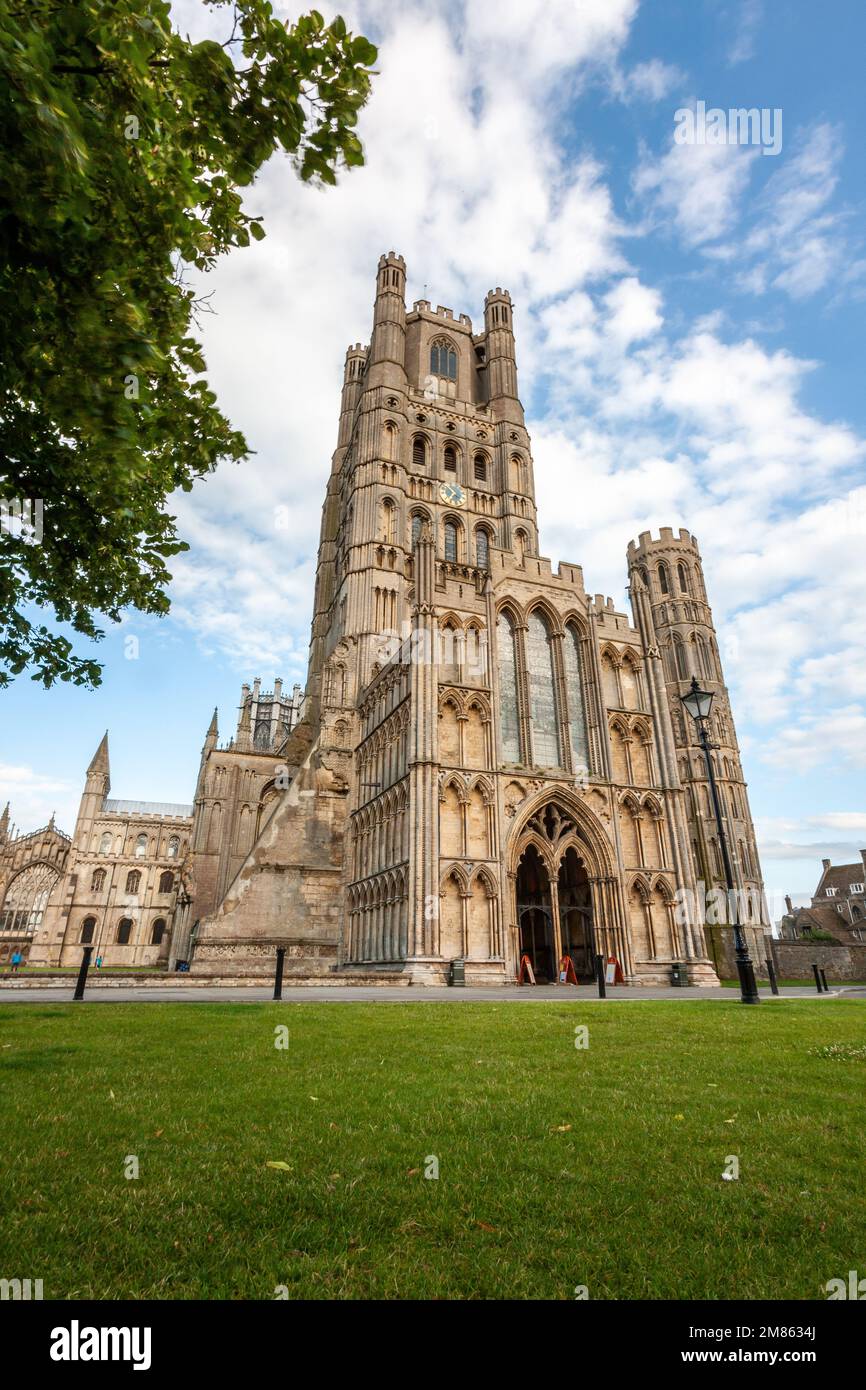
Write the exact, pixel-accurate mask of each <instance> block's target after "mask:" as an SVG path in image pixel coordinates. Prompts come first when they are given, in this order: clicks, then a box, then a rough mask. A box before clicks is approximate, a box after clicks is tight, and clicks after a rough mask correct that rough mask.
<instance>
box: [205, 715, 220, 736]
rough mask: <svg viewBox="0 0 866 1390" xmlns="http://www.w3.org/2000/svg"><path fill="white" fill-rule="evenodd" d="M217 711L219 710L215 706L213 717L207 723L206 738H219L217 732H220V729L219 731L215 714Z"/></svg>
mask: <svg viewBox="0 0 866 1390" xmlns="http://www.w3.org/2000/svg"><path fill="white" fill-rule="evenodd" d="M218 713H219V711H218V710H217V709H216V708H214V712H213V719H212V720H211V722H210V724H209V725H208V730H207V734H208V738H219V733H220V731H219V724H218V722H217V715H218Z"/></svg>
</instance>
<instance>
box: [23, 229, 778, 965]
mask: <svg viewBox="0 0 866 1390" xmlns="http://www.w3.org/2000/svg"><path fill="white" fill-rule="evenodd" d="M405 285H406V267H405V264H404V261H403V258H402V257H401V256H398V255H395V254H394V253H393V252H392V253H389V254H388V255H385V256H382V257H381V259H380V261H379V267H378V272H377V277H376V293H375V302H374V308H373V323H372V334H371V339H370V343H369V345H368V346H362V345H361V344H355V345H354V346H352V347H350V348H349V349H348V352H347V354H346V361H345V369H344V375H343V386H342V398H341V402H340V419H339V429H338V435H337V446H336V449H335V451H334V454H333V458H332V462H331V469H330V476H329V478H328V483H327V489H326V494H325V502H324V508H323V513H322V524H321V536H320V543H319V552H318V568H317V574H316V586H315V598H314V610H313V618H312V634H311V644H310V656H309V669H308V674H307V682H306V687H305V689H304V690H303V691H302V690H301V689H300V687H297V686H296V687H295V688H294V690H293V691H292V693H291V694H288V693H287V692H284V691H283V688H282V685H281V682H279V681H276V682H275V683H274V688H273V690H270V691H263V690H262V688H261V683H260V682H259V681H256V682H254V684H253V685H252V686H248V685H245V686H244V687H243V689H242V692H241V701H240V712H239V717H238V721H237V726H236V728H235V730H234V731H233V733H232V735H231V737H230V738H229V739H228V740H227V741H225V742H221V741H220V734H219V729H218V724H217V715H216V712H215V713H214V717H213V720H212V721H211V724H210V726H209V728H208V730H207V734H206V736H205V740H204V746H203V749H202V753H201V763H200V767H199V773H198V778H197V782H196V786H195V791H194V796H193V799H192V802H191V804H190V805H187V806H179V805H168V804H163V803H156V804H154V803H146V802H135V801H117V800H112V799H111V798H110V797H109V791H110V768H109V748H108V738H107V735H106V738H105V739H103V741H102V743H101V744H100V746H99V748H98V749H97V750H96V753H95V755H94V757H93V760H92V762H91V764H90V766H89V768H88V770H87V777H86V782H85V787H84V792H83V795H82V799H81V806H80V810H79V815H78V819H77V822H76V825H75V827H74V829H73V832H72V834H71V835H67V834H65V833H64V832H62V831H61V830H59V829H58V828H57V827H56V826H55V825H54V823H53V821H52V822H51V823H50V824H49V825H48V826H46V827H44V828H42V829H40V830H37V831H34V832H32V833H30V834H26V835H20V834H17V835H13V834H12V833H11V832H10V828H9V823H8V809H7V812H6V813H4V818H3V819H2V820H0V953H2V955H0V959H2V958H4V957H5V958H8V956H9V955H10V954H11V952H12V950H14V949H17V950H20V951H22V953H23V954H24V955H25V956H28V957H29V960H30V962H32V963H38V964H42V965H49V966H50V965H59V964H62V965H69V964H77V963H78V962H79V960H80V959H81V947H82V945H83V944H91V945H93V946H94V951H95V953H96V954H97V955H98V956H99V957H100V958H101V960H102V963H103V964H105V965H112V964H115V965H121V964H122V965H151V966H160V965H162V966H164V967H165V968H166V969H167V970H170V971H173V970H174V969H175V968H176V967H177V966H178V965H181V964H183V965H185V966H186V967H187V968H188V969H189V970H190V971H191V973H192V975H193V976H205V977H210V978H214V979H216V978H225V979H233V980H234V979H256V978H261V977H262V976H267V975H271V974H272V972H273V969H274V963H275V957H276V949H277V947H279V946H282V947H284V948H285V950H286V975H287V977H289V978H295V979H296V980H305V981H310V982H316V983H325V984H334V985H340V984H347V985H350V984H352V983H381V984H389V983H390V984H395V985H413V984H414V985H425V984H430V985H435V984H442V983H445V982H447V981H448V980H449V978H451V975H452V971H453V969H454V963H455V962H457V963H458V968H460V967H461V966H462V973H463V975H464V977H465V980H466V983H467V984H473V985H489V986H495V985H503V984H509V983H511V982H513V981H514V979H515V978H516V976H517V975H518V973H519V972H520V970H521V962H524V970H525V967H526V966H529V967H531V971H532V975H533V976H534V978H535V979H536V980H537V981H539V982H544V981H554V980H556V979H558V978H559V976H560V974H561V972H562V971H563V970H568V974H569V978H570V977H571V970H570V968H569V967H568V961H570V962H571V966H573V972H574V975H575V977H576V978H577V979H578V980H581V981H585V980H588V979H590V978H591V977H592V971H593V961H594V958H595V956H596V955H597V954H601V955H602V956H603V957H604V958H605V959H606V960H609V959H610V958H611V957H613V958H615V960H616V961H617V963H618V965H619V968H620V970H621V971H622V976H623V978H624V980H625V982H626V983H627V984H630V985H635V986H641V985H659V984H668V983H670V982H671V978H672V967H673V966H674V964H677V965H678V966H679V972H678V973H679V974H680V976H681V977H682V978H685V979H686V980H687V981H688V982H690V983H693V984H698V985H710V984H715V983H716V982H717V979H716V974H715V970H714V968H713V964H712V962H711V960H710V959H709V957H708V954H707V942H706V936H705V929H704V928H705V924H704V920H703V916H704V914H703V912H702V911H701V903H702V902H703V901H704V900H705V899H704V893H705V892H706V891H709V890H711V889H714V888H715V887H716V886H717V885H719V884H723V882H724V879H723V869H722V858H721V854H720V846H719V844H718V839H717V833H716V823H715V819H714V816H713V812H712V806H711V801H710V796H709V788H708V784H707V780H706V772H705V767H704V762H703V755H702V752H701V749H700V747H699V745H698V743H697V740H696V737H695V732H694V729H693V727H692V721H691V720H690V719H689V718H688V717H687V716H686V715H685V712H684V710H683V707H682V705H681V701H680V697H681V695H682V694H684V693H685V692H686V690H687V689H688V685H689V682H690V679H691V677H692V675H693V674H694V675H697V677H698V679H699V681H700V682H701V683H702V684H703V685H705V686H706V687H707V688H708V689H710V690H712V691H713V692H714V694H715V703H714V709H713V714H712V736H713V744H714V750H715V751H714V753H713V756H714V758H715V767H716V773H717V777H718V783H719V791H720V797H721V801H722V807H723V814H724V817H725V824H726V830H727V839H728V843H729V846H730V848H731V857H732V861H733V867H734V874H735V877H736V879H737V883H738V886H739V888H740V889H741V890H743V899H744V900H745V901H747V902H748V903H750V904H751V905H752V908H751V911H752V920H751V928H750V934H753V940H755V941H757V940H758V938H759V937H760V935H761V932H762V927H761V911H760V908H755V907H754V904H756V903H760V901H761V898H762V885H761V871H760V865H759V862H758V855H757V850H756V845H755V834H754V828H753V825H752V819H751V814H750V810H749V805H748V800H747V796H746V785H745V781H744V778H743V770H742V766H741V763H740V755H739V748H738V744H737V736H736V731H735V728H734V721H733V716H732V713H731V708H730V704H729V700H728V694H727V690H726V687H725V683H724V675H723V672H722V669H721V664H720V657H719V648H718V645H717V641H716V635H715V630H714V628H713V620H712V613H711V611H710V607H709V603H708V600H707V594H706V589H705V586H704V577H703V573H702V569H701V557H700V553H699V551H698V545H697V542H696V540H695V538H694V536H692V535H690V534H689V532H688V531H686V530H679V531H677V532H676V534H675V533H674V531H673V530H671V529H669V528H665V527H662V529H661V531H660V534H659V536H658V538H654V537H653V536H652V535H651V533H650V532H644V533H642V534H641V535H640V536H639V537H638V539H637V540H636V541H632V542H631V543H630V544H629V546H628V552H627V564H628V582H629V594H630V606H631V613H630V614H628V613H625V612H620V611H619V610H618V608H617V606H616V605H615V604H614V602H613V600H612V599H610V598H606V597H605V596H604V595H602V594H589V593H587V591H586V589H585V587H584V578H583V572H582V570H581V567H580V566H579V565H577V564H572V563H569V562H561V563H560V564H559V565H558V566H557V568H556V570H554V569H553V567H552V565H551V562H550V560H549V559H547V558H545V557H544V556H543V555H542V554H541V553H540V549H539V539H538V520H537V515H536V506H535V487H534V476H533V460H532V452H531V447H530V439H529V435H528V433H527V429H526V424H525V421H524V414H523V408H522V406H521V403H520V399H519V396H518V386H517V366H516V357H515V331H514V319H513V313H514V310H513V306H512V303H511V297H510V295H509V294H508V292H507V291H505V290H501V289H495V290H492V291H491V292H490V293H489V294H488V295H487V297H486V299H485V303H484V322H483V325H480V326H479V330H478V331H475V329H474V328H473V325H472V322H471V320H470V319H469V317H468V316H467V315H466V314H459V315H458V316H457V317H455V315H454V313H453V312H452V311H451V310H450V309H446V308H443V307H442V306H441V305H440V306H437V307H436V308H435V309H434V308H433V307H432V306H431V304H430V303H429V302H428V301H427V300H423V299H422V300H418V301H417V302H416V303H414V304H413V305H412V308H411V310H407V307H406V301H405ZM526 973H528V972H526Z"/></svg>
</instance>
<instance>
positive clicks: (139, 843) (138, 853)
mask: <svg viewBox="0 0 866 1390" xmlns="http://www.w3.org/2000/svg"><path fill="white" fill-rule="evenodd" d="M146 854H147V836H146V835H139V836H138V838H137V840H136V842H135V857H136V859H143V858H144V856H145V855H146Z"/></svg>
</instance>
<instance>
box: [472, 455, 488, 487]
mask: <svg viewBox="0 0 866 1390" xmlns="http://www.w3.org/2000/svg"><path fill="white" fill-rule="evenodd" d="M473 474H474V477H475V481H476V482H478V483H486V482H487V459H486V458H485V457H484V455H483V454H476V455H475V458H474V459H473Z"/></svg>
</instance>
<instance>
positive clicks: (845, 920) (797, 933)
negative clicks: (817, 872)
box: [779, 849, 866, 944]
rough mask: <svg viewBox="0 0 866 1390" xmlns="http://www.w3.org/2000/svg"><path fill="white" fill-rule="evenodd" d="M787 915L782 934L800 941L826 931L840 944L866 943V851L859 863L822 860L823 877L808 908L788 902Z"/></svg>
mask: <svg viewBox="0 0 866 1390" xmlns="http://www.w3.org/2000/svg"><path fill="white" fill-rule="evenodd" d="M785 906H786V907H787V909H788V910H787V912H786V913H785V916H784V917H783V918H782V920H781V922H780V923H779V935H780V936H781V937H782V938H783V939H784V940H786V941H799V940H801V939H802V938H803V937H804V936H806V937H809V936H814V933H815V932H825V933H827V934H828V935H829V936H832V937H833V938H834V939H835V940H836V941H842V942H844V943H846V944H847V943H848V942H850V941H866V849H861V851H860V860H859V862H858V863H855V864H831V862H830V860H829V859H823V860H822V861H821V877H820V878H819V880H818V886H817V887H816V889H815V892H814V893H813V894H812V901H811V903H810V905H809V906H808V907H794V905H793V903H792V902H791V899H790V898H786V899H785Z"/></svg>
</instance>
